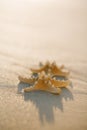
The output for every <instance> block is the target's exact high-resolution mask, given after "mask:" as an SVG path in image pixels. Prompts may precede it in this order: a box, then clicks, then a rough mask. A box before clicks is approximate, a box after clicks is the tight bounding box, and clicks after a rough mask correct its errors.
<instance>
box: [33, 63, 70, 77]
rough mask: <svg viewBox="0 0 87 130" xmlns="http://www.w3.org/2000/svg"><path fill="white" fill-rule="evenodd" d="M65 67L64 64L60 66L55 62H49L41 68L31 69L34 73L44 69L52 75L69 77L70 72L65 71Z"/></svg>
mask: <svg viewBox="0 0 87 130" xmlns="http://www.w3.org/2000/svg"><path fill="white" fill-rule="evenodd" d="M63 68H64V66H63V65H62V66H61V67H60V68H59V67H58V66H57V65H56V63H55V62H53V63H52V64H50V63H49V62H47V63H46V64H45V65H43V66H42V67H40V68H39V69H31V71H32V72H33V73H41V72H42V71H44V72H45V73H50V74H51V75H55V76H63V77H67V76H68V75H69V72H63V71H62V69H63Z"/></svg>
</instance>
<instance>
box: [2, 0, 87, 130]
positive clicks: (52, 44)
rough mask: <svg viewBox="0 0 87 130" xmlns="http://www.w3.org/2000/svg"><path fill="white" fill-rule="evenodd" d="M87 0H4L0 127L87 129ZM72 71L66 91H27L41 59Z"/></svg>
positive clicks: (13, 129)
mask: <svg viewBox="0 0 87 130" xmlns="http://www.w3.org/2000/svg"><path fill="white" fill-rule="evenodd" d="M86 5H87V2H86V0H73V1H71V0H63V1H61V0H53V1H52V0H42V1H40V0H30V1H28V0H22V1H21V0H15V1H13V0H3V1H2V0H1V1H0V130H53V129H54V130H63V129H64V130H86V129H87V57H86V56H87V24H86V23H87V15H86V14H87V8H86V7H87V6H86ZM47 60H49V61H54V60H55V61H56V62H57V64H58V65H59V66H60V65H61V64H64V65H65V66H66V68H67V69H68V70H69V71H70V78H69V79H70V81H71V85H70V86H68V89H63V90H62V93H61V94H60V95H52V94H50V93H45V92H40V91H39V92H32V93H27V94H26V93H22V89H23V88H24V87H26V86H28V85H27V84H26V85H24V84H20V83H19V80H18V75H23V76H29V73H30V72H29V68H30V67H31V66H33V67H36V66H37V65H38V63H39V62H40V61H42V62H46V61H47Z"/></svg>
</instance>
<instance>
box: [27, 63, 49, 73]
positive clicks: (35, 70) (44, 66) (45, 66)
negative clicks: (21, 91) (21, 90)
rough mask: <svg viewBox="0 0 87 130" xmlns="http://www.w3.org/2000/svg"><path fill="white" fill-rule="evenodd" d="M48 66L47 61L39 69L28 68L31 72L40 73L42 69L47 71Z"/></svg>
mask: <svg viewBox="0 0 87 130" xmlns="http://www.w3.org/2000/svg"><path fill="white" fill-rule="evenodd" d="M48 68H49V63H46V64H45V65H43V66H42V67H41V68H40V69H32V68H31V69H30V70H31V71H32V72H33V73H40V72H42V71H47V69H48Z"/></svg>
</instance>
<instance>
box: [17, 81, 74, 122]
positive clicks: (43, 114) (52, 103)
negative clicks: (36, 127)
mask: <svg viewBox="0 0 87 130" xmlns="http://www.w3.org/2000/svg"><path fill="white" fill-rule="evenodd" d="M25 87H29V84H23V83H19V84H18V93H20V92H21V90H22V89H23V88H25ZM23 96H24V101H26V102H32V103H33V104H34V105H35V107H36V108H37V109H38V114H39V119H40V121H41V123H42V124H43V123H44V118H45V119H46V121H47V122H48V123H53V122H54V120H55V119H54V112H53V110H54V109H60V111H61V112H63V111H64V108H63V99H65V100H66V101H67V100H68V99H69V100H73V95H72V93H71V92H70V90H69V89H66V88H63V89H62V93H61V94H60V95H53V94H50V93H48V92H42V91H36V92H29V93H23Z"/></svg>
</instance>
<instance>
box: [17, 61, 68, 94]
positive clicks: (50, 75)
mask: <svg viewBox="0 0 87 130" xmlns="http://www.w3.org/2000/svg"><path fill="white" fill-rule="evenodd" d="M63 68H64V66H61V67H60V68H59V67H58V66H57V65H56V64H55V63H52V64H50V63H49V62H47V63H46V64H45V65H43V64H42V66H41V67H40V68H39V69H31V71H32V73H33V74H32V75H31V77H30V78H25V77H22V76H19V77H18V78H19V80H20V82H24V83H28V84H30V85H31V87H27V88H25V89H24V92H31V91H37V90H42V91H47V92H50V93H53V94H60V92H61V89H60V88H63V87H67V86H68V85H69V84H70V81H69V80H57V78H56V77H57V76H63V77H67V76H68V75H69V72H63V71H62V69H63ZM34 74H36V75H37V76H34Z"/></svg>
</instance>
